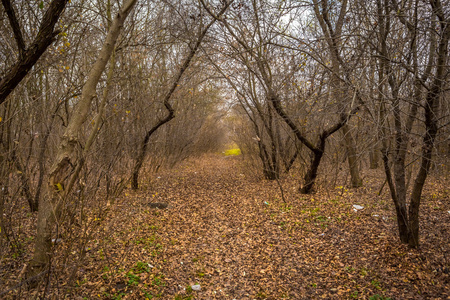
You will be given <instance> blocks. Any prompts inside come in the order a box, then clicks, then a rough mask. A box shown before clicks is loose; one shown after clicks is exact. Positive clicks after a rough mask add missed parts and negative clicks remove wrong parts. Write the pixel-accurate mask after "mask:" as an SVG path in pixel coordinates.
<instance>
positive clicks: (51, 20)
mask: <svg viewBox="0 0 450 300" xmlns="http://www.w3.org/2000/svg"><path fill="white" fill-rule="evenodd" d="M68 2H69V0H53V1H52V2H51V3H50V6H49V8H48V10H47V11H46V12H45V14H44V17H43V18H42V21H41V26H40V27H39V32H38V34H37V35H36V37H35V39H34V40H33V42H32V43H31V45H30V46H29V47H28V48H27V49H25V43H24V41H23V37H22V30H21V28H20V26H19V22H18V21H17V19H16V17H15V13H14V10H13V8H12V6H11V3H10V1H9V0H2V3H3V6H4V8H5V11H6V12H7V14H8V18H9V21H10V24H11V27H12V29H13V32H14V37H15V39H16V41H17V44H18V49H19V59H18V61H17V62H16V63H15V64H14V65H13V66H12V67H11V68H10V69H9V70H8V71H7V72H6V74H5V76H3V78H1V79H0V104H2V103H3V102H4V101H5V100H6V97H8V95H9V94H10V93H11V92H12V91H13V90H14V89H15V88H16V86H17V85H18V84H19V83H20V82H21V81H22V79H23V78H24V77H25V76H26V75H27V74H28V72H29V71H30V69H31V68H32V67H33V66H34V65H35V64H36V62H37V61H38V59H39V58H40V57H41V55H42V54H43V53H44V52H45V50H47V48H48V46H50V45H51V43H53V40H54V38H55V36H57V35H58V33H59V31H58V30H56V31H54V27H55V24H56V22H57V21H58V19H59V17H60V15H61V14H62V12H63V10H64V8H65V7H66V4H67V3H68Z"/></svg>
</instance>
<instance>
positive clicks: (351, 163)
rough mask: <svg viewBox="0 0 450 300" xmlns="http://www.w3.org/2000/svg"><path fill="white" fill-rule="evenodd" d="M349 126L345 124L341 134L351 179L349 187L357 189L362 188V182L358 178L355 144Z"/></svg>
mask: <svg viewBox="0 0 450 300" xmlns="http://www.w3.org/2000/svg"><path fill="white" fill-rule="evenodd" d="M348 127H349V126H348V125H347V124H345V125H344V126H342V134H343V135H344V141H345V147H346V148H347V153H348V155H347V161H348V168H349V170H350V177H351V187H352V188H357V187H360V186H362V180H361V177H360V176H359V167H358V159H357V155H356V146H355V145H356V143H355V140H354V139H353V136H352V134H351V132H350V130H349V128H348Z"/></svg>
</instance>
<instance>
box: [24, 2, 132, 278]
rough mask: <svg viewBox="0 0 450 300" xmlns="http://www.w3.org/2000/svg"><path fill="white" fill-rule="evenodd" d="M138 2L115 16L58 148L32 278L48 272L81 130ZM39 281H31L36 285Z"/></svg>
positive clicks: (42, 206) (40, 222)
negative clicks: (55, 232)
mask: <svg viewBox="0 0 450 300" xmlns="http://www.w3.org/2000/svg"><path fill="white" fill-rule="evenodd" d="M136 1H137V0H128V1H127V2H126V3H125V4H124V5H123V7H122V9H121V10H120V12H119V13H118V14H117V16H116V17H115V19H114V21H113V23H112V25H111V28H110V30H109V31H108V34H107V36H106V40H105V42H104V44H103V47H102V49H101V51H100V53H99V56H98V58H97V61H96V62H95V64H94V65H93V67H92V69H91V71H90V72H89V75H88V78H87V81H86V83H85V85H84V86H83V90H82V94H81V99H80V101H79V102H78V103H77V105H76V108H75V111H74V114H73V117H72V118H71V119H70V122H69V124H68V126H67V128H66V131H65V133H64V135H63V136H62V137H61V142H60V145H59V148H58V152H57V155H56V159H55V161H54V164H53V166H52V168H51V171H50V174H49V182H48V186H47V191H46V195H45V197H42V198H41V203H40V209H39V213H38V220H37V233H36V239H35V248H34V255H33V258H32V260H31V262H30V264H29V269H28V272H27V277H28V278H33V277H34V276H36V275H37V274H40V273H41V272H42V271H44V270H46V269H47V268H48V266H49V263H50V255H51V238H52V233H53V231H54V227H55V225H57V224H58V220H59V218H60V215H61V213H62V206H63V203H64V201H65V199H66V197H67V195H68V193H69V192H70V189H69V186H70V185H71V182H74V181H75V180H76V178H74V177H76V176H77V174H78V172H75V173H74V171H75V168H76V165H77V164H78V163H79V160H80V158H79V157H77V152H78V149H77V148H78V145H79V138H80V135H81V128H82V125H83V124H84V122H85V121H86V119H87V116H88V114H89V110H90V107H91V103H92V100H93V99H94V97H95V95H96V86H97V83H98V81H99V80H100V76H101V74H102V73H103V71H104V69H105V67H106V64H107V63H108V61H109V58H110V56H111V54H112V53H113V51H114V46H115V44H116V41H117V38H118V36H119V33H120V31H121V28H122V26H123V23H124V22H125V19H126V18H127V16H128V14H129V13H130V11H131V9H132V8H133V6H134V5H135V3H136ZM36 283H37V280H35V281H34V282H31V285H32V286H33V285H35V284H36Z"/></svg>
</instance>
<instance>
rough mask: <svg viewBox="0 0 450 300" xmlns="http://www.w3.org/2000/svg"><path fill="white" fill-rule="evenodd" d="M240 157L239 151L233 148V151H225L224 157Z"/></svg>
mask: <svg viewBox="0 0 450 300" xmlns="http://www.w3.org/2000/svg"><path fill="white" fill-rule="evenodd" d="M237 155H241V149H239V148H234V149H228V150H226V151H225V156H237Z"/></svg>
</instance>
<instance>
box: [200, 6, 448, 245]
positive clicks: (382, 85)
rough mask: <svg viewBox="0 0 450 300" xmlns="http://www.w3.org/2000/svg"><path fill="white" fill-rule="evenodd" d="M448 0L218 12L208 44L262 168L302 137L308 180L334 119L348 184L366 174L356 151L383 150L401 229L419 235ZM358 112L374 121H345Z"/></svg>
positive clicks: (273, 168) (444, 82) (274, 174)
mask: <svg viewBox="0 0 450 300" xmlns="http://www.w3.org/2000/svg"><path fill="white" fill-rule="evenodd" d="M202 3H203V5H204V6H205V7H206V8H207V7H208V3H206V1H202ZM444 6H445V5H444V4H443V3H442V2H440V1H434V0H430V1H427V2H425V3H419V2H417V1H403V2H399V1H395V0H386V1H381V0H380V1H378V0H377V1H372V2H370V1H369V2H367V1H352V2H348V1H339V2H336V1H326V0H323V1H313V2H312V3H298V2H294V1H275V2H267V1H257V0H253V1H250V2H245V3H244V2H237V3H236V4H235V5H234V6H233V9H232V10H231V11H230V14H229V16H228V17H227V18H223V19H220V22H221V24H222V26H221V29H222V30H221V32H220V33H219V35H218V36H217V39H218V43H217V49H216V50H215V52H211V54H210V55H212V57H214V58H213V60H214V61H215V62H216V63H215V64H214V65H215V67H216V68H217V69H218V70H219V73H220V74H221V76H222V77H223V78H224V80H225V81H226V82H227V83H228V85H229V87H230V88H232V89H233V90H234V91H235V99H236V102H237V103H239V105H240V107H241V108H240V109H239V110H238V112H239V114H241V115H246V116H247V117H248V119H249V121H250V122H249V123H248V125H247V126H250V128H252V132H253V133H252V135H249V130H246V131H245V132H246V133H245V134H247V135H246V137H245V138H244V139H246V140H245V141H244V144H245V145H247V146H246V148H247V149H248V150H249V151H257V152H258V153H259V154H258V155H259V157H260V161H261V165H262V169H263V174H264V176H265V177H266V178H267V179H276V178H278V177H279V170H280V161H286V159H285V158H282V156H283V154H282V152H283V151H282V150H283V148H284V147H285V146H284V145H289V144H290V145H296V146H297V147H295V148H296V149H297V150H296V151H295V152H293V153H290V155H292V156H291V157H292V158H293V159H295V158H296V157H297V155H298V154H300V156H302V152H298V149H299V147H298V145H299V144H302V145H303V147H304V148H303V149H308V150H309V153H310V163H309V166H308V167H307V169H306V171H305V174H304V179H303V186H302V188H301V189H300V191H301V192H302V193H310V192H312V191H313V186H314V182H315V180H316V177H317V175H318V171H319V165H320V162H321V161H322V157H323V156H324V154H325V148H326V144H327V141H329V139H328V138H329V137H330V136H331V135H332V134H333V133H335V132H336V131H338V130H340V131H341V132H342V135H343V139H344V140H343V143H344V145H345V149H346V151H345V157H346V158H347V160H348V166H349V171H350V177H351V186H352V187H358V186H360V185H361V184H362V180H361V177H360V175H359V173H360V171H359V165H360V163H359V162H358V161H360V160H361V159H362V158H364V157H367V158H368V159H369V160H370V166H371V167H373V168H375V167H376V166H377V157H379V155H378V153H377V151H380V150H381V151H380V154H381V157H382V158H383V165H384V171H385V174H386V181H387V183H388V186H389V189H390V192H391V196H392V199H393V202H394V206H395V208H396V212H397V221H398V226H399V235H400V239H401V241H402V242H405V243H408V244H409V245H410V246H411V247H417V246H418V220H419V219H418V215H419V206H420V198H421V192H422V189H423V186H424V183H425V179H426V177H427V175H428V173H429V171H430V170H431V167H432V165H433V163H432V153H433V151H435V150H433V149H435V148H436V140H437V138H438V131H439V129H440V128H441V127H442V126H445V125H444V124H445V122H443V120H445V119H447V118H448V115H447V116H440V113H441V112H442V111H444V110H442V109H440V108H441V107H442V105H443V102H442V101H441V99H442V98H443V97H444V94H445V90H446V87H445V86H448V73H449V71H448V61H447V60H448V43H449V37H448V36H449V33H448V32H449V30H450V29H449V28H448V27H449V25H448V24H449V23H448V20H449V17H450V15H449V12H448V11H447V10H446V9H444ZM209 12H210V13H211V14H213V13H212V12H211V11H209ZM218 57H219V58H218ZM217 62H220V63H217ZM444 103H445V102H444ZM358 110H359V111H358ZM274 112H276V114H275V115H274ZM356 113H358V118H365V120H366V121H367V122H368V123H369V124H371V125H369V124H367V125H366V126H367V127H365V128H357V127H354V126H353V127H352V123H351V120H350V118H351V117H352V116H353V115H354V114H356ZM446 113H448V112H446ZM440 120H442V121H440ZM280 122H284V123H285V124H281V123H280ZM240 124H245V123H240ZM280 124H281V125H280ZM369 128H372V129H374V128H376V129H377V130H370V129H369ZM280 129H281V130H280ZM286 130H288V131H290V133H287V134H286ZM242 132H244V131H242ZM354 134H356V135H359V136H363V138H362V139H360V140H359V142H358V143H357V142H356V140H355V139H354V138H353V135H354ZM419 136H422V138H421V139H419V138H418V137H419ZM251 138H253V139H251ZM282 139H286V141H287V142H282ZM252 140H253V144H254V145H255V147H253V148H252V147H251V146H250V144H249V142H248V141H252ZM363 141H365V142H366V143H367V144H362V142H363ZM358 148H360V149H364V148H365V149H368V150H369V151H368V152H369V155H368V156H365V155H364V153H361V152H358ZM252 149H253V150H252ZM419 149H421V150H419ZM303 151H304V150H303ZM444 152H445V150H444ZM303 155H304V154H303ZM288 156H289V155H288ZM413 177H415V180H414V182H413V184H412V190H411V191H410V201H409V204H408V201H407V193H408V186H409V182H410V180H411V178H413Z"/></svg>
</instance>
